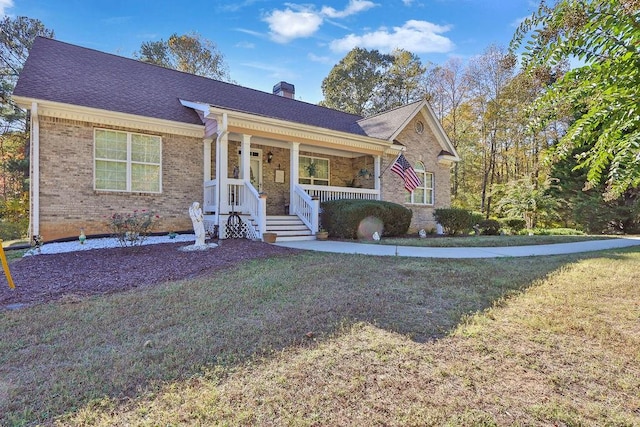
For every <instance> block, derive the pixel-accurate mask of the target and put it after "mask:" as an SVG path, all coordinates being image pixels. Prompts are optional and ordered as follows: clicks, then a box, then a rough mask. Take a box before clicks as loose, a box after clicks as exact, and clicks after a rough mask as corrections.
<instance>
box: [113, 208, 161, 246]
mask: <svg viewBox="0 0 640 427" xmlns="http://www.w3.org/2000/svg"><path fill="white" fill-rule="evenodd" d="M158 218H160V217H159V216H158V215H155V214H154V213H153V212H148V211H146V210H142V211H137V210H135V211H133V213H128V214H120V213H115V214H113V215H112V216H111V217H110V218H109V221H108V224H107V225H108V226H109V229H110V230H111V233H112V235H113V237H115V238H116V239H117V240H118V243H120V246H122V247H126V246H140V245H142V243H143V242H144V241H145V239H146V238H147V236H148V235H149V234H150V233H151V231H152V230H153V228H154V227H155V226H156V223H157V219H158Z"/></svg>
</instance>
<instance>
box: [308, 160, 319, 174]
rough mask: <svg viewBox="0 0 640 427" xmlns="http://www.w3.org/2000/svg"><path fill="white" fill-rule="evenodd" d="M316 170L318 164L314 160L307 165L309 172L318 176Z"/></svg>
mask: <svg viewBox="0 0 640 427" xmlns="http://www.w3.org/2000/svg"><path fill="white" fill-rule="evenodd" d="M316 170H317V169H316V164H315V163H314V162H311V163H309V164H308V165H307V173H309V176H316Z"/></svg>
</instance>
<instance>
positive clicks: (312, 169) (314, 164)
mask: <svg viewBox="0 0 640 427" xmlns="http://www.w3.org/2000/svg"><path fill="white" fill-rule="evenodd" d="M298 181H299V182H300V184H312V185H329V159H323V158H321V157H311V156H300V158H299V166H298Z"/></svg>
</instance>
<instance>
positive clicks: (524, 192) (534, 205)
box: [496, 179, 558, 228]
mask: <svg viewBox="0 0 640 427" xmlns="http://www.w3.org/2000/svg"><path fill="white" fill-rule="evenodd" d="M548 188H549V184H548V183H545V184H543V185H536V184H535V183H533V182H531V181H530V180H529V179H519V180H515V181H511V182H509V183H507V184H506V185H504V186H496V191H497V192H501V193H502V197H501V198H500V200H499V201H498V211H499V212H500V213H502V214H503V215H505V216H508V217H520V218H522V219H524V220H525V224H526V227H527V228H534V227H535V226H536V224H537V223H538V221H539V220H541V219H542V220H551V219H553V218H554V217H555V213H556V209H557V206H558V202H557V200H556V199H555V198H554V197H553V196H552V195H551V194H549V193H548V192H547V189H548Z"/></svg>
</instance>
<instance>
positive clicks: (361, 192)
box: [300, 184, 380, 202]
mask: <svg viewBox="0 0 640 427" xmlns="http://www.w3.org/2000/svg"><path fill="white" fill-rule="evenodd" d="M300 187H302V189H304V190H305V191H306V193H307V194H309V196H311V197H317V198H318V200H320V202H326V201H327V200H336V199H364V200H379V199H380V192H379V191H378V190H370V189H367V188H352V187H328V186H326V185H308V184H300Z"/></svg>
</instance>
